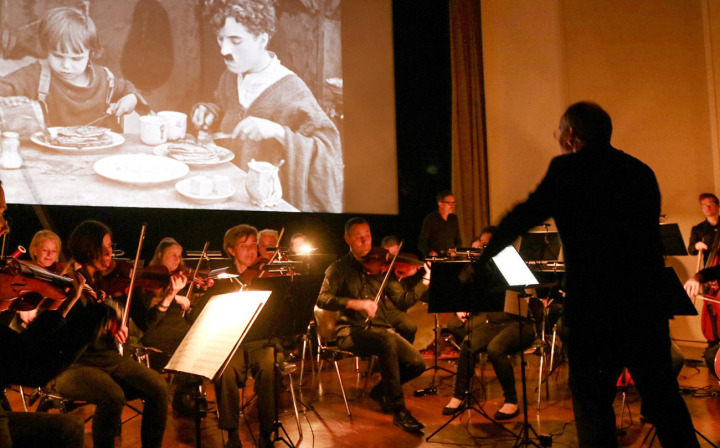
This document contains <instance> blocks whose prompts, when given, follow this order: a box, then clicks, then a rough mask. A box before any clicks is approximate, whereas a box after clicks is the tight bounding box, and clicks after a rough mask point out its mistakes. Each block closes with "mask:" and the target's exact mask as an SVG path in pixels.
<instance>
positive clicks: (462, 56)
mask: <svg viewBox="0 0 720 448" xmlns="http://www.w3.org/2000/svg"><path fill="white" fill-rule="evenodd" d="M450 59H451V77H452V190H453V193H454V194H455V200H456V201H457V202H458V206H457V210H456V213H457V215H458V218H459V220H460V231H461V232H462V235H463V240H464V243H465V244H466V245H468V246H469V245H470V241H471V240H472V238H473V237H475V236H477V235H479V234H480V231H481V230H482V229H483V227H485V226H487V225H488V224H489V223H490V205H489V203H488V201H489V194H488V172H487V150H486V140H485V107H484V103H485V94H484V83H483V57H482V33H481V20H480V0H450Z"/></svg>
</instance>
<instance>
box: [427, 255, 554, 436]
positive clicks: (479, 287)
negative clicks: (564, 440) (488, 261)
mask: <svg viewBox="0 0 720 448" xmlns="http://www.w3.org/2000/svg"><path fill="white" fill-rule="evenodd" d="M493 261H494V262H495V265H496V267H497V269H493V268H492V267H491V266H481V265H478V264H477V263H469V262H465V263H464V264H461V263H452V262H451V263H449V264H448V265H447V267H446V268H441V271H440V272H441V275H440V276H439V279H440V282H441V283H444V282H446V281H448V280H450V281H451V282H452V283H451V284H448V285H445V286H448V287H449V288H450V289H451V290H454V293H464V294H467V296H465V297H463V296H455V295H451V294H452V292H451V293H450V294H447V293H445V292H441V291H442V290H443V288H442V286H443V285H438V286H436V287H435V288H434V294H433V289H431V291H430V295H429V296H428V309H429V310H443V311H442V312H458V311H471V312H479V311H491V310H494V309H496V306H497V304H493V303H492V298H493V293H494V292H497V291H504V290H505V289H506V288H507V287H508V286H510V287H512V286H522V287H525V286H528V285H532V284H537V280H536V279H535V277H534V276H533V275H532V272H530V270H529V269H528V267H527V266H526V265H525V262H524V261H523V260H522V258H521V257H520V255H519V254H518V253H517V251H516V250H515V248H514V247H512V246H508V247H506V248H505V249H503V250H502V251H501V252H500V253H499V254H498V255H496V256H495V257H493ZM436 266H437V263H435V264H434V265H433V279H432V281H431V282H430V284H431V286H432V283H433V282H434V281H435V280H436V277H435V273H436V271H435V268H436ZM519 301H520V295H518V309H520V303H519ZM468 331H469V333H471V332H472V325H468ZM519 331H520V340H521V341H522V325H520V328H519ZM468 337H471V336H470V334H469V336H468ZM520 356H521V373H522V384H523V410H524V412H523V416H524V424H523V427H522V429H521V431H520V433H518V434H515V433H514V432H513V431H511V430H509V429H508V428H506V427H505V426H503V425H502V424H500V423H498V422H497V421H496V420H494V419H493V418H491V417H490V416H489V415H488V414H487V413H486V412H485V410H484V409H483V408H482V406H480V403H479V402H478V401H477V399H476V398H475V396H474V395H473V394H472V391H471V390H470V387H468V390H466V391H465V396H464V397H463V403H467V406H459V407H458V410H457V411H456V412H455V413H454V414H453V415H452V416H451V417H450V419H449V420H448V421H447V422H445V423H444V424H443V425H442V426H440V427H439V428H438V429H437V430H435V432H433V433H432V434H430V435H429V436H428V437H427V438H426V439H425V440H427V441H430V439H431V438H432V437H433V436H434V435H435V434H437V433H438V432H440V431H441V430H442V429H443V428H445V427H446V426H447V425H449V424H450V423H451V422H452V421H453V420H455V419H456V418H457V417H459V416H460V415H461V414H462V413H463V412H465V410H474V411H475V412H477V413H478V414H480V415H482V416H483V417H485V418H486V419H487V420H489V421H490V422H492V423H493V424H494V425H496V426H498V427H499V428H501V429H503V430H504V431H505V432H507V433H509V434H511V435H512V436H513V437H514V438H516V439H517V444H516V445H515V446H524V445H528V444H534V442H532V441H530V440H529V431H532V432H533V433H535V430H534V429H533V428H532V426H531V425H530V424H529V423H528V418H527V388H526V385H525V358H524V354H523V351H522V350H521V351H520ZM468 368H469V369H471V371H470V372H468V377H471V376H472V369H473V366H472V363H470V364H468ZM468 384H472V381H470V382H468ZM535 437H537V433H535ZM534 445H536V446H538V447H539V446H540V445H537V444H534Z"/></svg>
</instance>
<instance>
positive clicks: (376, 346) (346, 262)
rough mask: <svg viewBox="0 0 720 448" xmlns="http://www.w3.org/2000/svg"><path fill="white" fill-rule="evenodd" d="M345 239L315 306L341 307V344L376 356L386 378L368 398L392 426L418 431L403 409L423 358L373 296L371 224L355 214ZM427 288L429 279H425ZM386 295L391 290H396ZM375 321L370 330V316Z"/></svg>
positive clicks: (376, 286) (377, 280)
mask: <svg viewBox="0 0 720 448" xmlns="http://www.w3.org/2000/svg"><path fill="white" fill-rule="evenodd" d="M345 242H346V243H347V245H348V246H349V248H350V252H349V253H348V254H347V255H345V256H344V257H342V258H340V259H339V260H337V261H335V262H334V263H333V264H331V265H330V267H328V269H327V270H326V271H325V279H324V281H323V284H322V287H321V288H320V294H319V296H318V301H317V306H318V307H319V308H322V309H325V310H329V311H340V312H341V313H342V314H341V317H340V320H339V321H338V323H337V336H338V346H339V347H340V348H341V349H343V350H348V351H351V352H352V353H354V354H356V355H359V356H372V355H377V357H378V363H379V366H380V374H381V375H382V378H381V379H380V382H379V383H378V384H377V385H375V387H373V389H372V391H371V392H370V397H371V398H372V399H373V400H375V401H376V402H378V403H379V404H380V407H381V409H382V410H383V411H384V412H389V413H392V414H393V424H394V425H395V426H398V427H400V428H401V429H403V430H404V431H408V432H418V431H420V430H421V429H422V428H423V427H424V425H423V424H422V423H420V422H419V421H417V420H416V419H415V417H413V416H412V414H411V413H410V411H409V410H408V409H407V408H406V407H405V399H404V396H403V390H402V384H403V383H405V382H407V381H410V380H411V379H413V378H416V377H418V376H420V375H421V374H422V373H423V372H424V371H425V360H424V359H423V357H422V355H421V354H420V352H418V351H417V350H416V349H415V348H414V347H413V346H412V345H411V344H410V343H409V342H408V341H407V340H405V339H404V338H403V337H401V336H400V335H399V334H397V333H396V332H395V331H394V330H393V329H392V325H391V324H390V322H388V320H387V318H386V312H385V311H386V310H385V301H384V300H380V301H378V302H377V303H376V302H375V300H374V299H375V298H376V296H377V294H378V292H379V290H380V285H381V284H382V282H383V276H382V275H381V274H369V273H368V272H367V270H366V268H365V266H364V265H363V260H364V257H365V256H367V255H368V254H369V253H370V251H371V249H372V234H371V233H370V224H368V222H367V220H365V219H364V218H351V219H350V220H348V221H347V223H346V224H345ZM422 282H423V283H424V284H425V286H426V287H427V286H428V285H429V283H430V282H429V281H425V280H422ZM383 293H387V294H393V293H394V290H393V289H387V290H386V291H384V292H383ZM367 317H369V318H370V319H371V323H372V325H371V326H370V327H369V328H367V326H366V325H365V321H366V318H367Z"/></svg>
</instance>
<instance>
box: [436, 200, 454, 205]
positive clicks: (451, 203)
mask: <svg viewBox="0 0 720 448" xmlns="http://www.w3.org/2000/svg"><path fill="white" fill-rule="evenodd" d="M440 202H442V203H443V204H450V205H455V204H457V201H440Z"/></svg>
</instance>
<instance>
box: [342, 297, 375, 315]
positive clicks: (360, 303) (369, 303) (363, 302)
mask: <svg viewBox="0 0 720 448" xmlns="http://www.w3.org/2000/svg"><path fill="white" fill-rule="evenodd" d="M346 307H347V308H350V309H352V310H356V311H365V312H366V313H367V315H368V316H370V318H373V317H375V313H377V309H378V306H377V303H375V302H374V301H373V300H370V299H350V300H348V302H347V305H346Z"/></svg>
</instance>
